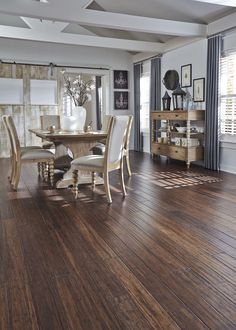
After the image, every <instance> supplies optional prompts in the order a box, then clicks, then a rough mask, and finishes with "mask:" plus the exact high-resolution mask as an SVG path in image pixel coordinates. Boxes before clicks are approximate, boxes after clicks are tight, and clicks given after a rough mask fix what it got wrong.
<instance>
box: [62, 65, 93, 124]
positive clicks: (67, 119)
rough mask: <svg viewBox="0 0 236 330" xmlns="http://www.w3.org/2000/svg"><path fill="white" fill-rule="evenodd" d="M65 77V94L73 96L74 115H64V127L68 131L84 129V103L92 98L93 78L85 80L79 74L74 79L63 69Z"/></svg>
mask: <svg viewBox="0 0 236 330" xmlns="http://www.w3.org/2000/svg"><path fill="white" fill-rule="evenodd" d="M62 74H63V78H64V87H65V91H64V95H67V96H69V97H70V98H71V100H72V102H73V107H72V115H71V116H64V118H63V122H62V128H63V129H64V130H67V131H84V125H85V121H86V109H85V108H84V104H85V103H86V102H87V101H90V100H91V90H92V89H93V88H94V81H93V80H92V79H88V80H85V79H83V78H82V76H81V75H80V74H79V75H78V76H76V77H75V79H72V78H71V77H70V76H69V75H66V74H65V72H64V71H62Z"/></svg>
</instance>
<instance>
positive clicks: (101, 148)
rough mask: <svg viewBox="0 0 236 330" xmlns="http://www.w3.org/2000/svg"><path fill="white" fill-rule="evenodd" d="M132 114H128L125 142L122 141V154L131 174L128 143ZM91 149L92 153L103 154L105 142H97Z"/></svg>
mask: <svg viewBox="0 0 236 330" xmlns="http://www.w3.org/2000/svg"><path fill="white" fill-rule="evenodd" d="M133 118H134V117H133V116H132V115H131V116H129V122H128V127H127V131H126V135H125V143H124V153H123V156H124V158H125V163H126V167H127V172H128V175H129V176H131V174H132V172H131V168H130V160H129V143H130V134H131V128H132V124H133ZM91 151H92V152H93V154H94V155H103V154H104V153H105V144H104V143H98V144H96V145H95V146H94V147H93V148H91Z"/></svg>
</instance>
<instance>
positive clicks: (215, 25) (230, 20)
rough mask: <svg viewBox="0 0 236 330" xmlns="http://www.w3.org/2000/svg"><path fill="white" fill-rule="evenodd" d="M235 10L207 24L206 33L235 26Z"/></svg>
mask: <svg viewBox="0 0 236 330" xmlns="http://www.w3.org/2000/svg"><path fill="white" fill-rule="evenodd" d="M235 22H236V12H234V13H232V14H230V15H228V16H225V17H223V18H220V19H218V20H217V21H214V22H212V23H210V24H208V35H213V34H217V33H220V32H222V31H226V30H230V29H232V28H235Z"/></svg>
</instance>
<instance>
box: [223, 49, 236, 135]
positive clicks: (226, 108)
mask: <svg viewBox="0 0 236 330" xmlns="http://www.w3.org/2000/svg"><path fill="white" fill-rule="evenodd" d="M220 77H221V78H220V79H221V81H220V105H221V106H220V131H221V134H231V135H236V53H231V54H229V55H228V56H224V57H222V58H221V67H220Z"/></svg>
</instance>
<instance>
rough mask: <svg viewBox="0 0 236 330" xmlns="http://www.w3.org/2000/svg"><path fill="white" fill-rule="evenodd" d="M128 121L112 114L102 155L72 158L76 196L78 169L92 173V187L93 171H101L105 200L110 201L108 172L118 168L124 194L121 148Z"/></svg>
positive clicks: (76, 195)
mask: <svg viewBox="0 0 236 330" xmlns="http://www.w3.org/2000/svg"><path fill="white" fill-rule="evenodd" d="M128 121H129V117H128V116H112V117H111V118H110V121H109V127H108V135H107V140H106V150H105V154H104V155H88V156H84V157H79V158H77V159H74V160H73V161H72V162H71V167H72V169H73V177H74V191H75V197H76V198H77V197H78V171H89V172H91V173H92V187H93V188H94V186H95V173H103V178H104V185H105V191H106V195H107V201H108V203H112V198H111V192H110V185H109V172H111V171H114V170H118V169H119V170H120V180H121V187H122V192H123V196H125V195H126V190H125V184H124V175H123V149H124V143H125V135H126V131H127V126H128Z"/></svg>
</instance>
